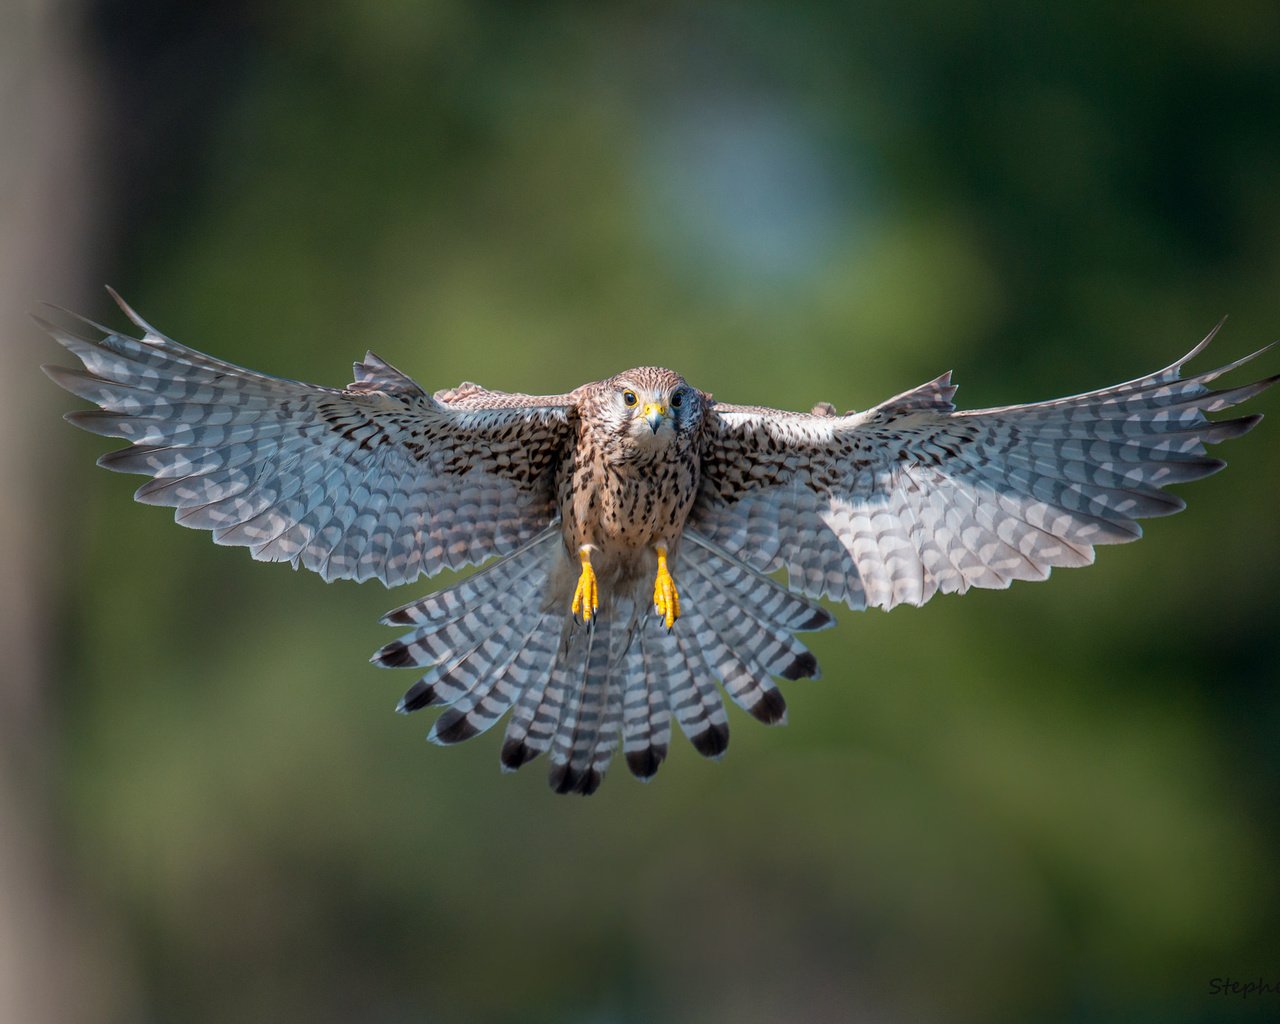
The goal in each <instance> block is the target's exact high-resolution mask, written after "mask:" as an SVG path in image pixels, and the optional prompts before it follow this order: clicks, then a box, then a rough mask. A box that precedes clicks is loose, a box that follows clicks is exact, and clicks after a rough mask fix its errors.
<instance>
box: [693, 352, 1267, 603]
mask: <svg viewBox="0 0 1280 1024" xmlns="http://www.w3.org/2000/svg"><path fill="white" fill-rule="evenodd" d="M1214 333H1216V330H1215V332H1214ZM1212 337H1213V334H1210V335H1209V337H1208V338H1206V339H1205V340H1204V341H1203V342H1201V343H1200V345H1198V346H1196V348H1195V349H1194V350H1192V351H1191V352H1190V353H1188V354H1187V355H1186V356H1184V357H1183V358H1182V359H1180V360H1178V361H1177V362H1176V363H1174V364H1173V365H1172V366H1169V367H1167V368H1165V369H1163V370H1160V371H1159V372H1157V373H1153V374H1150V375H1148V376H1146V377H1140V378H1138V379H1137V380H1133V381H1130V382H1129V383H1127V384H1120V385H1117V386H1115V387H1110V388H1104V389H1102V390H1100V391H1092V392H1089V393H1087V394H1082V395H1076V396H1074V397H1072V398H1062V399H1058V400H1056V401H1051V402H1039V403H1036V404H1032V405H1012V406H1006V407H1004V408H1000V409H982V410H977V411H973V412H957V411H955V406H954V405H953V404H952V402H951V399H952V397H953V395H954V394H955V387H954V386H953V385H952V384H951V380H950V374H946V375H944V376H942V377H939V378H938V379H937V380H933V381H930V382H929V383H928V384H925V385H923V386H922V387H919V388H916V389H915V390H913V391H908V392H906V393H905V394H902V395H899V396H898V397H897V398H893V399H890V400H889V401H887V402H885V403H883V404H881V405H879V406H876V407H875V408H873V409H870V410H867V411H866V412H861V413H849V414H846V415H842V416H838V415H833V414H832V412H831V411H830V410H829V409H827V408H825V407H824V408H818V409H815V412H814V413H812V414H800V413H788V412H780V411H777V410H773V409H763V408H754V407H743V406H732V405H728V406H727V405H721V404H716V405H715V406H713V408H712V410H711V414H710V417H709V420H710V422H709V425H708V430H707V434H706V442H705V447H704V454H703V469H702V484H701V490H700V492H699V495H698V501H697V503H696V505H695V507H694V510H693V512H692V514H691V516H690V521H689V526H690V527H691V528H692V529H694V530H696V531H698V532H699V533H700V534H702V535H703V536H704V537H706V538H707V539H709V540H710V541H712V542H713V543H715V544H717V545H719V546H720V547H722V548H724V549H725V550H727V551H729V552H731V553H733V554H734V555H737V556H738V557H739V558H741V559H743V560H744V561H746V562H747V563H748V564H750V565H751V566H752V567H753V568H755V569H757V570H760V571H762V572H772V571H773V570H775V569H778V568H779V567H782V566H785V567H786V569H787V572H788V575H789V577H790V583H791V586H792V587H794V588H796V589H798V590H800V591H801V592H803V593H805V594H807V595H810V596H813V597H819V596H825V597H831V598H833V599H836V600H840V601H844V602H846V603H847V604H848V605H849V606H850V607H852V608H864V607H866V606H868V605H870V606H874V607H879V608H886V609H887V608H892V607H893V606H894V605H897V604H900V603H903V602H906V603H908V604H917V605H918V604H923V603H924V602H925V601H927V600H929V598H931V597H932V596H933V595H934V594H936V593H938V592H942V593H950V592H953V591H959V592H964V591H965V590H967V589H968V588H969V587H1007V586H1008V585H1009V584H1010V582H1012V581H1013V580H1019V579H1044V578H1045V577H1047V576H1048V575H1049V571H1050V569H1051V568H1052V567H1053V566H1057V565H1065V566H1076V565H1087V564H1088V563H1090V562H1092V561H1093V556H1094V547H1095V546H1096V545H1098V544H1117V543H1123V542H1126V541H1131V540H1134V539H1136V538H1138V537H1140V536H1141V535H1142V529H1141V527H1140V526H1139V525H1138V523H1137V520H1139V519H1143V518H1146V517H1149V516H1162V515H1169V514H1170V513H1173V512H1177V511H1179V510H1180V509H1182V508H1183V501H1182V499H1181V498H1179V497H1177V496H1176V495H1173V494H1168V493H1166V492H1165V491H1164V490H1163V488H1164V487H1166V486H1167V485H1169V484H1177V483H1182V482H1184V481H1187V480H1195V479H1198V478H1200V477H1203V476H1208V475H1209V474H1210V473H1214V472H1216V471H1217V470H1219V469H1221V468H1222V467H1223V466H1224V465H1225V463H1223V462H1221V461H1220V460H1218V459H1214V458H1210V457H1209V456H1208V455H1206V449H1205V446H1206V445H1208V444H1213V443H1216V442H1218V441H1223V440H1226V439H1227V438H1231V437H1238V436H1239V435H1241V434H1243V433H1245V432H1246V431H1248V430H1249V429H1251V428H1252V427H1253V426H1254V425H1255V424H1256V423H1257V422H1258V420H1260V419H1261V418H1262V417H1261V416H1259V415H1254V416H1245V417H1243V418H1239V419H1227V420H1218V421H1212V420H1210V419H1209V418H1208V416H1207V414H1208V413H1213V412H1218V411H1219V410H1222V409H1226V408H1229V407H1231V406H1234V405H1237V404H1238V403H1240V402H1243V401H1245V400H1247V399H1249V398H1251V397H1253V396H1254V395H1256V394H1258V393H1259V392H1261V391H1263V390H1265V389H1266V388H1267V387H1269V386H1270V385H1271V384H1273V383H1275V381H1276V380H1277V379H1278V378H1280V375H1277V376H1273V377H1269V378H1267V379H1265V380H1262V381H1259V382H1257V383H1255V384H1246V385H1243V386H1240V387H1233V388H1228V389H1225V390H1212V389H1211V388H1210V384H1211V383H1212V382H1213V381H1215V380H1216V379H1217V378H1218V377H1220V376H1222V375H1223V374H1224V373H1226V372H1227V371H1229V370H1232V369H1234V368H1236V367H1237V366H1240V365H1242V364H1243V363H1246V362H1248V361H1249V360H1250V359H1253V358H1255V357H1256V356H1258V355H1260V354H1261V352H1255V353H1254V354H1253V355H1251V356H1247V357H1245V358H1244V359H1241V360H1239V361H1237V362H1236V363H1233V364H1231V365H1229V366H1225V367H1222V368H1221V369H1218V370H1213V371H1210V372H1207V373H1202V374H1199V375H1196V376H1190V377H1183V376H1182V367H1183V364H1184V363H1186V362H1187V361H1188V360H1190V359H1191V358H1192V357H1193V356H1195V355H1197V354H1198V353H1199V352H1200V351H1201V350H1202V349H1203V348H1204V347H1205V346H1206V345H1207V344H1208V343H1209V341H1210V340H1211V339H1212ZM1268 347H1270V346H1268ZM1262 351H1263V352H1265V351H1266V349H1263V350H1262Z"/></svg>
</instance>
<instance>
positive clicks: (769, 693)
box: [686, 610, 787, 725]
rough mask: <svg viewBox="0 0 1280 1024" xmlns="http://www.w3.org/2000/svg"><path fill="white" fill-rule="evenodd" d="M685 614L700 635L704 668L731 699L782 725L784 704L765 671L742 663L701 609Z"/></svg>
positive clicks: (784, 719) (743, 708) (757, 714)
mask: <svg viewBox="0 0 1280 1024" xmlns="http://www.w3.org/2000/svg"><path fill="white" fill-rule="evenodd" d="M686 617H687V618H688V620H689V627H690V628H692V629H693V631H694V632H695V633H696V634H697V635H698V636H700V637H702V655H703V658H704V659H705V661H706V664H707V667H708V668H709V669H710V670H711V672H712V674H713V675H715V677H716V678H717V679H719V680H720V685H721V686H723V687H724V691H725V693H727V694H728V695H729V697H730V698H731V699H732V700H733V702H734V703H735V704H737V705H738V707H740V708H742V710H743V711H746V712H747V713H748V714H750V715H752V716H753V717H755V718H757V719H759V720H760V721H762V722H764V723H765V724H766V725H777V724H785V723H786V716H787V705H786V702H785V701H784V700H783V698H782V694H781V693H780V692H779V691H778V687H777V686H776V685H775V684H774V682H773V680H772V679H771V678H769V674H768V673H767V672H762V671H761V670H760V668H759V667H758V666H752V665H748V664H747V663H746V662H744V661H743V659H742V658H741V657H739V656H738V654H737V653H735V651H734V649H733V648H731V647H730V646H729V645H728V644H726V643H725V641H724V638H723V637H722V636H721V635H720V634H719V633H717V632H716V631H715V629H714V628H712V626H711V625H710V623H709V622H708V621H707V619H706V618H705V617H704V616H703V614H702V612H701V611H698V610H695V611H693V612H691V613H690V614H689V615H688V616H686Z"/></svg>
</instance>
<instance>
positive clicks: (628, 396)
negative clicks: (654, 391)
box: [622, 391, 640, 406]
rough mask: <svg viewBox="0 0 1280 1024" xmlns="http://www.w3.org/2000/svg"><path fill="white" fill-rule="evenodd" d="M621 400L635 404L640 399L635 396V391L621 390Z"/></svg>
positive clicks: (629, 404) (628, 403)
mask: <svg viewBox="0 0 1280 1024" xmlns="http://www.w3.org/2000/svg"><path fill="white" fill-rule="evenodd" d="M622 400H623V401H624V402H626V403H627V405H628V406H631V405H635V404H636V402H638V401H640V399H638V398H636V393H635V392H634V391H624V392H622Z"/></svg>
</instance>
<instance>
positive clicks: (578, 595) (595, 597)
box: [573, 544, 600, 622]
mask: <svg viewBox="0 0 1280 1024" xmlns="http://www.w3.org/2000/svg"><path fill="white" fill-rule="evenodd" d="M578 557H579V558H580V559H581V560H582V575H581V576H579V577H578V589H577V590H575V591H574V592H573V614H574V617H575V618H576V617H577V616H578V615H579V613H581V616H582V621H583V622H590V621H591V619H592V617H593V616H594V615H595V613H596V610H597V609H598V608H599V607H600V590H599V588H598V587H597V586H596V571H595V570H594V569H592V568H591V547H590V545H587V544H583V545H582V547H580V548H578Z"/></svg>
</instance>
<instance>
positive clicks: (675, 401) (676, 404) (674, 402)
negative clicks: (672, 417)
mask: <svg viewBox="0 0 1280 1024" xmlns="http://www.w3.org/2000/svg"><path fill="white" fill-rule="evenodd" d="M682 405H684V392H683V391H677V392H676V393H675V394H674V395H672V396H671V408H673V409H679V408H680V406H682Z"/></svg>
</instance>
